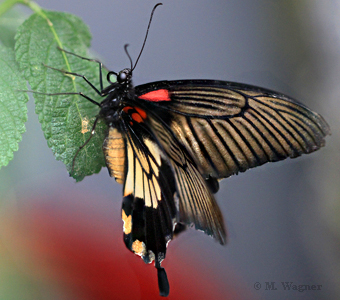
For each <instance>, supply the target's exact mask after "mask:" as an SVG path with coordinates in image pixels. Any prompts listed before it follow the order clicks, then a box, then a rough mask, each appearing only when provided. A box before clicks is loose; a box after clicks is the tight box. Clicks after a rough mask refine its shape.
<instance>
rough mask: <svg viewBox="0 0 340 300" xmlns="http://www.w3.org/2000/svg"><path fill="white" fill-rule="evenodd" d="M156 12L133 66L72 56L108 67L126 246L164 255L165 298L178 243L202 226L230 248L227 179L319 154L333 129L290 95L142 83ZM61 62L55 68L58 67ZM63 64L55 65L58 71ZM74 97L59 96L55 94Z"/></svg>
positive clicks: (107, 105)
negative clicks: (137, 79)
mask: <svg viewBox="0 0 340 300" xmlns="http://www.w3.org/2000/svg"><path fill="white" fill-rule="evenodd" d="M159 5H161V3H158V4H157V5H155V7H154V8H153V10H152V13H151V16H150V20H149V25H148V28H147V32H146V36H145V39H144V43H143V46H142V49H141V51H140V54H139V56H138V58H137V60H136V62H135V64H134V65H133V63H132V60H131V57H130V55H129V53H128V51H127V45H126V46H125V51H126V53H127V55H128V57H129V59H130V62H131V67H130V68H126V69H124V70H122V71H120V72H118V73H116V72H113V71H109V72H108V73H107V80H108V86H107V87H104V86H103V79H102V64H101V62H99V61H97V60H93V59H88V58H85V57H82V56H79V55H76V54H74V53H71V52H69V51H67V50H65V49H60V50H61V51H64V52H65V53H67V54H70V55H75V56H77V57H79V58H81V59H85V60H89V61H95V62H97V63H98V64H99V74H100V80H99V82H100V89H97V88H96V87H95V86H94V85H93V84H92V83H91V82H90V81H89V80H88V79H87V78H86V77H85V76H83V75H80V74H77V73H71V72H66V71H63V70H58V69H56V70H58V71H61V72H63V73H64V74H66V75H74V76H79V77H82V78H83V79H84V80H85V81H86V82H87V83H88V84H89V85H90V86H91V87H92V88H93V89H94V90H95V91H96V92H97V94H98V95H100V96H101V97H103V98H104V99H103V101H102V102H100V103H99V102H96V101H95V100H93V99H91V98H90V97H88V96H86V95H84V94H82V93H77V94H78V95H80V96H82V97H83V98H85V99H86V100H88V101H90V102H92V103H93V104H94V105H97V106H98V107H99V109H100V111H99V114H98V116H97V117H96V119H95V121H94V124H93V127H92V130H91V136H90V138H89V139H88V140H87V141H86V142H85V144H84V145H82V146H81V147H80V148H79V150H78V151H77V153H76V155H75V157H74V160H73V167H74V163H75V160H76V157H77V155H78V153H79V152H80V151H81V150H82V149H83V148H84V147H85V145H86V144H88V142H89V141H90V139H91V137H92V136H93V135H94V134H95V128H96V125H97V122H98V120H104V121H105V123H106V124H107V127H108V132H107V135H106V138H105V140H104V142H103V151H104V156H105V161H106V166H107V168H108V171H109V174H110V176H112V177H114V178H115V180H116V181H117V182H118V183H120V184H122V185H123V203H122V220H123V224H124V225H123V234H124V242H125V244H126V246H127V248H128V249H129V250H131V251H132V252H133V253H135V254H136V255H139V256H140V257H141V258H142V259H143V260H144V262H146V263H151V262H153V261H154V264H155V267H156V269H157V273H158V285H159V291H160V295H161V296H167V295H168V294H169V291H170V288H169V282H168V279H167V275H166V272H165V270H164V268H163V267H162V266H161V263H162V261H163V260H164V259H165V256H166V250H167V245H168V243H169V242H170V241H171V240H172V239H173V238H174V237H175V236H176V235H177V234H179V233H180V232H182V231H183V230H185V229H186V227H194V228H195V229H197V230H201V231H203V232H204V233H206V234H207V235H209V236H212V237H213V238H214V239H215V240H216V241H218V242H219V243H220V244H222V245H224V244H225V243H226V238H227V233H226V229H225V225H224V221H223V216H222V213H221V211H220V208H219V206H218V204H217V202H216V200H215V197H214V194H215V193H216V192H217V191H218V189H219V181H220V180H221V179H223V178H227V177H229V176H231V175H233V174H237V173H238V172H244V171H246V170H247V169H250V168H254V167H256V166H260V165H262V164H264V163H266V162H275V161H279V160H283V159H285V158H287V157H291V158H294V157H298V156H300V155H301V154H304V153H311V152H313V151H316V150H318V149H319V148H320V147H322V146H324V145H325V140H324V138H325V136H326V135H328V134H330V129H329V126H328V124H327V123H326V121H325V120H324V119H323V117H322V116H321V115H319V114H317V113H315V112H313V111H311V110H310V109H309V108H307V107H306V106H304V105H303V104H300V103H299V102H297V101H295V100H293V99H292V98H290V97H288V96H285V95H283V94H280V93H277V92H274V91H271V90H268V89H264V88H260V87H256V86H252V85H247V84H242V83H234V82H227V81H219V80H176V81H157V82H151V83H147V84H143V85H138V86H134V85H133V83H132V73H133V71H134V69H135V67H136V65H137V62H138V60H139V58H140V55H141V53H142V51H143V49H144V45H145V42H146V39H147V36H148V32H149V27H150V23H151V20H152V16H153V13H154V11H155V9H156V7H157V6H159ZM50 68H52V67H50ZM52 69H54V68H52ZM60 94H74V93H56V94H49V95H60Z"/></svg>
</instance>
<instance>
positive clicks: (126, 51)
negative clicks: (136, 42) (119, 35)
mask: <svg viewBox="0 0 340 300" xmlns="http://www.w3.org/2000/svg"><path fill="white" fill-rule="evenodd" d="M127 47H129V44H125V45H124V50H125V53H126V55H127V56H128V58H129V60H130V65H131V68H130V69H131V71H132V70H133V68H134V67H133V62H132V58H131V56H130V54H129V52H128V50H127Z"/></svg>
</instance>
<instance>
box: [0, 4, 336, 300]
mask: <svg viewBox="0 0 340 300" xmlns="http://www.w3.org/2000/svg"><path fill="white" fill-rule="evenodd" d="M37 3H38V4H39V5H40V6H42V7H43V8H45V9H50V10H58V11H66V12H70V13H73V14H76V15H78V16H80V17H81V18H82V19H83V20H84V21H85V23H87V24H88V26H89V27H90V29H91V32H92V35H93V42H92V51H93V52H94V53H97V54H98V57H99V58H100V59H101V60H102V61H103V62H104V63H105V65H106V66H107V67H109V68H110V69H112V70H115V71H119V70H121V69H123V68H125V67H127V66H129V61H128V58H127V56H126V54H125V52H124V49H123V46H124V44H126V43H129V44H130V48H129V52H130V54H131V56H132V58H133V59H136V58H137V56H138V53H139V51H140V48H141V45H142V42H143V39H144V36H145V31H146V27H147V22H148V20H149V16H150V12H151V9H152V7H153V6H154V5H155V4H156V2H155V1H151V0H144V1H137V0H129V1H109V0H97V1H90V0H83V1H73V0H58V1H56V0H44V1H37ZM163 4H164V5H163V6H161V7H159V8H158V9H157V11H156V13H155V15H154V20H153V23H152V25H151V29H150V34H149V38H148V42H147V44H146V47H145V49H144V52H143V55H142V57H141V59H140V61H139V63H138V66H137V68H136V70H135V72H134V83H135V84H136V85H137V84H142V83H145V82H150V81H157V80H167V79H168V80H174V79H190V78H192V79H193V78H200V79H203V78H204V79H219V80H227V81H236V82H243V83H248V84H253V85H258V86H262V87H265V88H269V89H272V90H276V91H279V92H282V93H285V94H287V95H290V96H291V97H293V98H295V99H298V100H299V101H300V102H302V103H304V104H306V105H307V106H308V107H310V108H311V109H313V110H314V111H316V112H318V113H320V114H322V115H323V116H324V118H325V119H326V120H327V122H328V123H329V124H330V126H331V130H332V136H331V137H328V138H327V145H326V147H325V148H323V149H321V150H320V151H318V152H316V153H313V154H311V155H306V156H303V157H300V158H298V159H294V160H290V159H288V160H286V161H283V162H278V163H275V164H267V165H264V166H261V167H259V168H255V169H253V170H250V171H247V172H245V173H243V174H239V175H238V176H233V177H231V178H228V179H226V180H224V181H222V182H221V184H220V186H221V188H220V191H219V193H218V194H217V201H218V203H219V205H220V207H221V210H222V212H223V214H224V218H225V222H226V225H227V227H228V230H229V242H228V244H227V246H225V247H222V246H220V245H219V244H217V243H215V242H214V241H213V240H212V239H211V238H209V237H207V236H205V235H204V234H202V233H200V232H195V231H194V230H188V231H187V232H186V233H183V234H182V235H180V236H179V237H178V238H177V239H175V240H174V241H172V242H171V243H170V244H169V247H168V252H167V258H166V260H165V261H164V263H163V265H164V267H165V268H166V270H167V273H168V278H169V281H170V296H169V299H208V298H209V299H268V300H269V299H339V298H340V282H339V278H340V257H339V253H340V252H339V242H340V196H339V189H340V188H339V186H340V185H339V183H340V182H339V175H340V171H339V169H340V162H339V160H340V155H339V151H340V140H339V136H340V134H339V131H340V129H339V128H340V126H339V125H340V124H339V123H340V121H339V116H338V113H339V106H340V105H339V95H340V85H339V79H340V66H339V64H340V2H339V1H336V0H333V1H332V0H324V1H317V0H300V1H293V0H288V1H270V0H243V1H237V0H228V1H225V0H223V1H222V0H220V1H207V0H206V1H204V0H197V1H180V0H171V1H167V0H164V1H163ZM24 11H25V12H27V13H29V10H25V9H24ZM0 182H1V184H0V197H1V202H0V205H1V206H0V299H158V298H160V297H159V296H158V287H157V278H156V271H155V269H154V268H153V267H152V266H149V265H145V264H144V263H143V261H142V260H141V259H140V258H139V257H136V256H134V255H133V254H132V253H130V252H129V251H128V250H127V249H126V248H125V245H124V243H123V239H122V221H121V216H120V214H121V211H120V210H121V201H122V195H121V193H122V187H121V186H120V185H118V184H117V183H115V182H114V180H112V179H111V178H110V177H109V175H108V173H107V171H106V170H102V172H101V173H100V174H98V175H93V176H90V177H87V178H85V179H84V180H83V181H82V182H80V183H75V181H74V180H73V179H72V178H70V177H69V176H68V174H67V172H66V169H65V167H64V165H63V164H62V163H61V162H58V161H56V160H55V159H54V157H53V155H52V152H51V150H50V149H49V148H48V147H47V143H46V141H45V139H44V137H43V133H42V131H41V130H40V124H39V122H38V118H37V116H36V115H35V113H34V104H33V101H30V103H29V117H28V122H27V132H26V133H25V134H24V136H23V140H22V142H21V143H20V145H19V151H18V152H17V153H15V155H14V160H13V161H12V162H10V163H9V165H8V166H7V167H5V168H3V169H2V170H1V172H0ZM273 282H274V283H275V287H276V288H277V290H268V285H270V286H271V287H273V285H271V283H273ZM281 282H293V284H296V285H310V286H312V285H322V287H321V289H320V290H316V291H315V290H314V291H313V290H309V291H308V290H307V291H303V292H299V291H296V290H290V291H287V290H286V291H285V290H284V288H283V287H282V284H281ZM266 283H267V284H266ZM266 286H267V290H266Z"/></svg>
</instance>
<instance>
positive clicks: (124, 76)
mask: <svg viewBox="0 0 340 300" xmlns="http://www.w3.org/2000/svg"><path fill="white" fill-rule="evenodd" d="M131 75H132V74H131V70H130V69H124V70H123V71H120V72H119V73H118V75H117V81H118V82H119V83H126V82H127V81H129V80H130V78H131Z"/></svg>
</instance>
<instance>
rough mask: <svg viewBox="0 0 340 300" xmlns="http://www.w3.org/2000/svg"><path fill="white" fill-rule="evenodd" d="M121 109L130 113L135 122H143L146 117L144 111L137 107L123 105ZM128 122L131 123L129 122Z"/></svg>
mask: <svg viewBox="0 0 340 300" xmlns="http://www.w3.org/2000/svg"><path fill="white" fill-rule="evenodd" d="M123 111H124V112H125V113H127V114H129V113H130V114H131V115H130V116H131V118H132V120H134V121H135V122H137V123H141V122H143V121H144V120H145V119H146V117H147V114H146V112H145V111H144V110H142V109H141V108H139V107H131V106H125V107H124V108H123ZM130 124H131V125H132V124H133V123H132V122H130Z"/></svg>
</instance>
